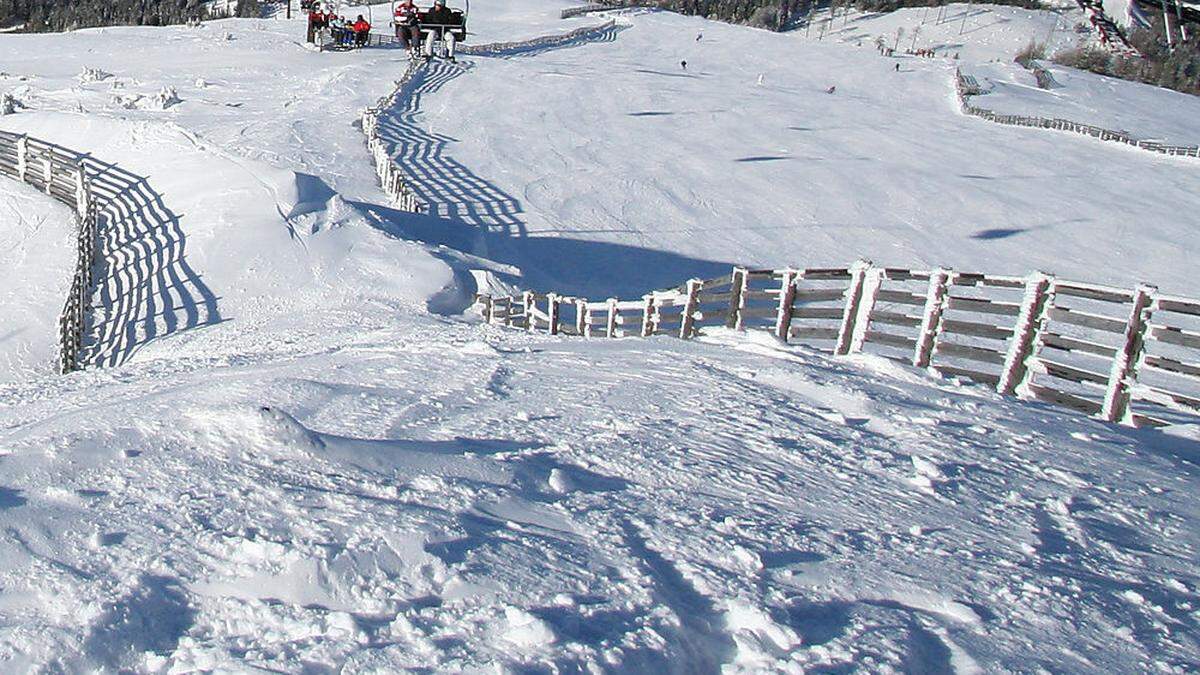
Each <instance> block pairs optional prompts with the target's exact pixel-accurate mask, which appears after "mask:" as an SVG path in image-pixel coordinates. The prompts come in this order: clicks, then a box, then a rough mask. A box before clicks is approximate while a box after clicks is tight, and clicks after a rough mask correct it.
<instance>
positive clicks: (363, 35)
mask: <svg viewBox="0 0 1200 675" xmlns="http://www.w3.org/2000/svg"><path fill="white" fill-rule="evenodd" d="M353 28H354V44H355V45H356V46H358V47H365V46H366V44H367V39H368V38H369V37H370V35H371V24H369V23H367V20H366V19H364V18H363V15H362V14H359V15H358V19H356V20H355V21H354V26H353Z"/></svg>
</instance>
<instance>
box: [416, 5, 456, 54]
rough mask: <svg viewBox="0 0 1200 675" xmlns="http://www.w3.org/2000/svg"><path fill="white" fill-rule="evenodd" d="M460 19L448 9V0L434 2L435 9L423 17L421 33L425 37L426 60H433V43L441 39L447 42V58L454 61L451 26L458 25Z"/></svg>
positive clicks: (453, 41)
mask: <svg viewBox="0 0 1200 675" xmlns="http://www.w3.org/2000/svg"><path fill="white" fill-rule="evenodd" d="M458 21H459V20H458V18H457V17H456V16H454V12H451V11H450V9H449V8H447V7H446V0H434V2H433V9H431V10H429V11H428V12H426V13H425V16H423V17H421V31H422V32H423V33H424V35H425V60H426V61H428V60H429V59H431V58H433V43H434V42H436V41H437V40H439V39H443V38H444V39H445V41H446V54H447V57H448V58H449V59H450V60H451V61H453V60H454V43H455V38H454V31H453V30H451V29H450V27H451V26H456V25H458Z"/></svg>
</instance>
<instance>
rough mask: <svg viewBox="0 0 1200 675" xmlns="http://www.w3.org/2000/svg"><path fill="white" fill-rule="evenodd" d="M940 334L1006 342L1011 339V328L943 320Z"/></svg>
mask: <svg viewBox="0 0 1200 675" xmlns="http://www.w3.org/2000/svg"><path fill="white" fill-rule="evenodd" d="M942 332H943V333H951V334H954V333H957V334H961V335H972V336H975V337H984V338H993V339H996V340H1007V339H1008V338H1010V337H1012V329H1011V328H1004V327H1002V326H993V325H991V324H988V323H978V322H975V321H959V320H957V319H943V320H942Z"/></svg>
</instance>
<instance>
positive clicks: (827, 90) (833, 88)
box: [825, 85, 837, 94]
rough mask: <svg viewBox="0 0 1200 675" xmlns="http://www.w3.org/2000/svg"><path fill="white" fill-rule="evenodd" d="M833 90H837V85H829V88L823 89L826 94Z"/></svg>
mask: <svg viewBox="0 0 1200 675" xmlns="http://www.w3.org/2000/svg"><path fill="white" fill-rule="evenodd" d="M835 91H837V85H834V86H832V87H830V88H828V89H826V90H825V93H826V94H832V93H833V92H835Z"/></svg>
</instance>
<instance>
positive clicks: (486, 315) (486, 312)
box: [475, 293, 496, 325]
mask: <svg viewBox="0 0 1200 675" xmlns="http://www.w3.org/2000/svg"><path fill="white" fill-rule="evenodd" d="M475 303H476V304H477V305H479V315H480V316H482V317H483V322H484V323H486V324H488V325H491V323H492V318H493V317H494V316H495V313H496V310H495V305H494V304H493V303H492V296H490V295H488V294H487V293H476V294H475Z"/></svg>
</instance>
